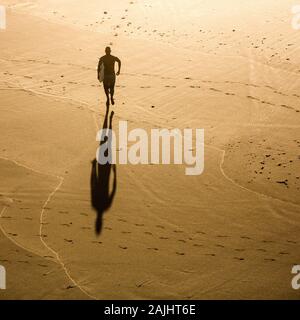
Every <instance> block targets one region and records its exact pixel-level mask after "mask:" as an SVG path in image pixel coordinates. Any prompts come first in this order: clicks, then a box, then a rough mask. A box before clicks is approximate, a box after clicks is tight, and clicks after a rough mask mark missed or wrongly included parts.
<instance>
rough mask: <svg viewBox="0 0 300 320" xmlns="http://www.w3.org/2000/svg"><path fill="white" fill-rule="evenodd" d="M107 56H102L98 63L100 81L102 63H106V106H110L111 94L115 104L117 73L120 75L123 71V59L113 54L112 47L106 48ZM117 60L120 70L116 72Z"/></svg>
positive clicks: (104, 85) (104, 83) (104, 84)
mask: <svg viewBox="0 0 300 320" xmlns="http://www.w3.org/2000/svg"><path fill="white" fill-rule="evenodd" d="M105 53H106V54H105V56H103V57H101V58H100V60H99V63H98V80H99V81H100V70H101V66H102V64H103V65H104V79H103V88H104V91H105V94H106V106H107V107H109V95H110V98H111V104H112V105H114V104H115V101H114V93H115V83H116V75H117V76H118V75H120V72H121V60H120V59H119V58H117V57H115V56H112V55H111V49H110V47H106V48H105ZM115 62H117V63H118V72H117V73H115Z"/></svg>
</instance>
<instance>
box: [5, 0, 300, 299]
mask: <svg viewBox="0 0 300 320" xmlns="http://www.w3.org/2000/svg"><path fill="white" fill-rule="evenodd" d="M2 4H3V5H5V6H6V9H7V29H6V30H1V31H0V39H1V41H0V74H1V78H0V79H1V83H0V176H1V179H0V229H1V230H0V264H1V265H3V266H4V267H5V268H6V272H7V289H6V290H1V291H0V299H278V298H280V299H299V298H300V291H299V290H298V291H297V290H294V289H293V288H292V286H291V281H292V278H293V275H292V274H291V270H292V267H293V266H294V265H297V264H300V250H299V246H300V200H299V199H300V197H299V195H300V191H299V188H300V181H299V176H300V170H299V168H300V166H299V157H300V156H299V148H300V122H299V119H300V90H299V88H300V80H299V79H300V78H299V76H300V54H299V46H300V40H299V39H300V37H299V35H300V31H299V30H295V29H293V28H292V25H291V21H292V14H291V7H292V5H293V4H294V3H293V1H286V0H280V1H276V3H274V1H269V0H267V1H264V2H263V4H262V3H261V1H258V0H257V1H251V2H250V3H246V2H245V3H241V2H240V1H238V0H228V1H226V4H225V1H221V0H220V1H217V0H214V1H204V0H203V1H196V0H189V1H185V2H183V1H180V0H172V1H171V0H170V1H158V0H155V1H151V2H150V1H142V0H141V1H136V0H134V1H120V0H114V1H110V2H109V3H106V2H104V1H96V0H89V1H88V3H85V4H82V1H77V0H74V1H67V0H59V1H58V0H56V1H48V0H43V1H41V0H40V1H38V0H36V1H10V0H9V1H7V0H5V1H2ZM107 45H110V46H111V48H112V54H114V55H116V56H118V57H119V58H120V59H121V60H122V71H121V75H120V77H118V78H117V85H116V104H115V106H112V107H111V108H110V111H112V110H113V111H114V117H113V119H112V128H113V129H114V130H116V131H118V123H119V121H120V120H126V121H128V125H129V128H130V129H134V128H142V129H145V130H146V131H147V132H149V131H150V130H151V129H152V128H167V129H172V128H179V129H185V128H193V129H196V128H203V129H204V130H205V147H204V149H205V169H204V172H203V173H202V174H201V175H199V176H187V175H185V165H131V164H128V165H118V164H117V165H116V172H115V174H112V175H111V177H110V180H111V181H110V182H111V183H110V186H109V188H110V190H111V189H112V186H113V176H115V183H116V190H115V197H114V198H113V201H112V204H111V206H110V207H109V209H108V210H107V211H106V212H105V213H104V215H103V217H100V218H101V219H102V218H103V223H102V232H101V234H100V235H97V234H96V232H95V222H96V218H97V212H96V211H95V209H94V208H93V206H92V203H91V173H92V161H93V159H94V158H95V154H96V149H97V142H96V133H97V131H98V130H99V129H101V128H102V126H103V122H104V119H105V114H106V107H105V96H104V92H103V89H102V86H101V85H100V84H99V83H98V82H97V79H96V68H97V63H98V59H99V57H100V56H102V55H103V54H104V48H105V47H106V46H107Z"/></svg>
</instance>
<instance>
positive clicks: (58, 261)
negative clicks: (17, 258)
mask: <svg viewBox="0 0 300 320" xmlns="http://www.w3.org/2000/svg"><path fill="white" fill-rule="evenodd" d="M0 159H3V160H6V161H10V162H13V163H14V164H16V165H17V166H19V167H23V168H25V169H28V170H30V171H32V172H35V173H38V174H42V175H48V176H51V177H55V178H56V179H59V183H58V185H57V186H56V187H55V188H54V190H53V191H52V192H51V193H50V194H49V196H48V198H47V200H46V201H45V203H44V204H43V206H42V211H41V214H40V229H39V238H40V240H41V243H42V244H43V246H44V247H45V248H46V249H47V250H48V251H50V252H51V253H52V254H54V256H55V258H56V260H51V261H54V262H55V263H58V264H60V266H61V267H62V269H63V270H64V273H65V274H66V276H67V277H68V279H69V280H70V281H71V282H72V283H73V284H74V286H75V287H76V288H78V289H79V290H80V291H81V292H82V293H84V294H85V295H87V296H88V297H89V298H91V299H93V300H97V298H96V297H94V296H93V295H91V294H89V293H88V292H87V291H86V290H85V289H84V288H83V287H82V286H80V285H79V284H78V283H77V282H76V281H75V280H74V279H73V278H72V276H71V275H70V273H69V271H68V269H67V267H66V265H65V264H64V262H63V261H62V260H61V258H60V256H59V254H58V253H57V252H56V251H55V250H53V249H52V248H51V247H50V246H49V245H48V244H47V243H46V242H45V240H44V239H43V225H44V216H45V211H46V210H45V209H46V207H47V205H48V204H49V202H50V201H51V199H52V198H53V196H54V195H55V194H56V192H57V191H58V190H59V189H60V187H61V186H62V184H63V182H64V178H63V177H60V176H55V175H50V174H45V173H43V172H41V171H38V170H36V169H33V168H30V167H28V166H26V165H23V164H21V163H20V162H18V161H16V160H11V159H8V158H6V157H0ZM6 209H7V207H4V208H3V210H2V211H1V213H0V219H1V218H2V215H3V213H4V212H5V211H6ZM0 229H1V231H2V232H3V234H4V235H5V236H6V237H7V238H8V239H9V240H11V241H12V242H13V243H14V244H15V245H17V246H18V247H20V248H22V249H24V250H26V251H29V252H31V253H33V254H36V255H38V256H39V257H41V258H43V259H46V258H45V257H44V256H41V255H40V254H38V253H36V252H34V251H32V250H31V249H28V248H26V247H25V246H23V245H21V244H19V243H18V242H17V241H15V240H14V239H12V238H11V237H9V236H8V234H7V233H6V231H5V230H4V228H3V227H2V225H1V223H0Z"/></svg>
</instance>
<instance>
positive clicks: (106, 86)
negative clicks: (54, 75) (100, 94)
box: [103, 82, 109, 107]
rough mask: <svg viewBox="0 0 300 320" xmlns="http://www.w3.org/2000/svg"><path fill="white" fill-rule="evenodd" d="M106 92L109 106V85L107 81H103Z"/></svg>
mask: <svg viewBox="0 0 300 320" xmlns="http://www.w3.org/2000/svg"><path fill="white" fill-rule="evenodd" d="M103 87H104V92H105V95H106V106H107V107H109V86H108V85H107V83H105V82H103Z"/></svg>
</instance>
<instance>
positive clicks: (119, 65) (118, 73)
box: [116, 57, 121, 76]
mask: <svg viewBox="0 0 300 320" xmlns="http://www.w3.org/2000/svg"><path fill="white" fill-rule="evenodd" d="M116 61H117V63H118V72H117V76H119V75H120V72H121V60H120V59H119V58H117V57H116Z"/></svg>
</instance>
